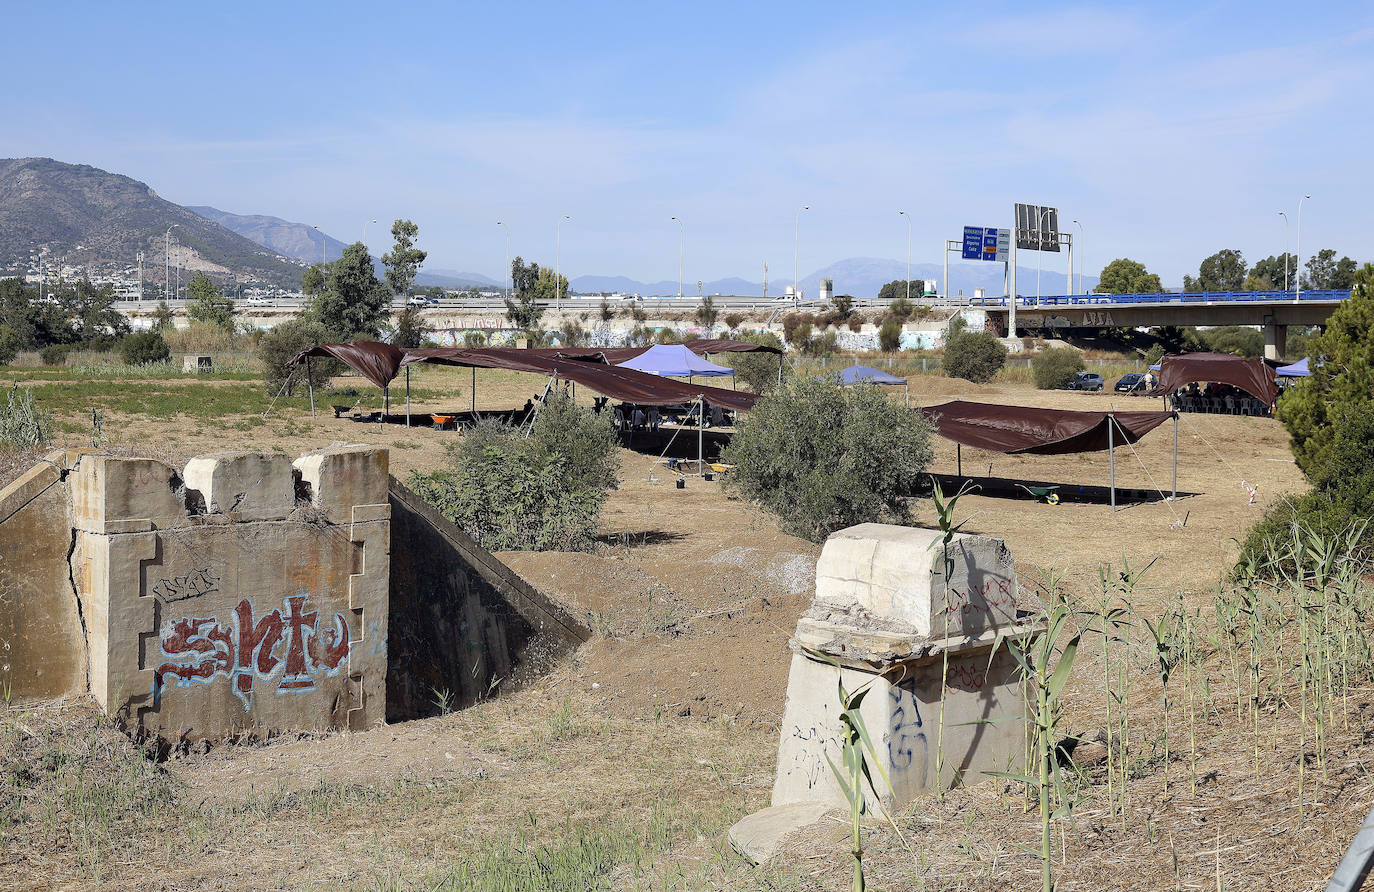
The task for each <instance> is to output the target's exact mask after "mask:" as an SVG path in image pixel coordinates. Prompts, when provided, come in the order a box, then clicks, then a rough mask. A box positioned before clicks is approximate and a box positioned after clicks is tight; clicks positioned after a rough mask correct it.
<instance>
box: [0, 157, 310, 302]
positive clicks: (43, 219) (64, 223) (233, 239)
mask: <svg viewBox="0 0 1374 892" xmlns="http://www.w3.org/2000/svg"><path fill="white" fill-rule="evenodd" d="M173 224H176V228H175V229H173V230H172V237H173V247H174V249H175V246H176V244H177V243H178V242H179V243H180V244H181V245H183V246H184V249H183V251H184V252H185V253H186V254H187V255H188V256H186V257H185V258H183V259H184V263H183V265H184V266H185V267H186V268H188V269H204V270H206V271H207V272H209V273H211V274H214V275H216V276H217V277H220V278H228V277H229V276H230V275H231V274H234V275H237V276H240V277H243V278H245V279H251V280H257V281H260V282H264V283H268V284H272V285H277V286H281V287H299V285H300V279H301V269H300V266H299V265H297V264H294V263H292V262H291V261H290V260H288V259H287V258H285V257H283V256H281V255H280V254H277V253H276V252H274V251H271V250H268V249H266V248H264V247H263V246H261V245H258V244H255V243H254V242H252V241H250V240H249V239H246V238H244V237H243V236H241V235H238V234H237V233H234V232H231V231H230V230H228V229H226V228H224V227H223V226H220V225H219V224H217V223H214V222H212V221H210V220H207V219H205V218H204V217H202V216H200V215H198V214H195V213H193V212H192V211H190V210H187V209H186V208H184V207H182V206H180V205H177V204H173V203H172V202H170V201H167V200H166V199H164V198H161V197H160V196H158V194H157V193H156V192H154V191H153V190H152V189H151V188H149V186H148V185H147V184H146V183H141V182H139V181H138V180H135V179H132V178H130V177H126V176H121V175H119V174H113V173H109V172H107V171H104V170H100V169H98V168H95V167H91V166H89V165H85V164H64V163H62V162H60V161H54V160H52V159H51V158H7V159H0V268H3V267H19V268H22V267H25V266H27V264H28V261H29V258H30V256H31V255H33V254H37V253H39V252H40V251H46V252H47V254H48V256H49V257H50V258H55V257H66V258H67V259H68V261H69V262H79V263H83V264H85V265H86V266H87V267H88V268H99V267H101V266H102V265H103V266H110V267H118V268H127V267H130V266H132V265H133V264H134V263H135V262H136V257H137V254H138V252H139V251H143V252H144V274H145V276H146V278H147V279H148V280H149V281H154V282H160V281H161V280H162V269H163V259H164V250H163V248H164V245H165V244H166V238H165V234H166V232H167V227H169V226H171V225H173ZM186 249H189V251H187V250H186ZM173 253H174V255H175V254H176V252H175V250H174V252H173Z"/></svg>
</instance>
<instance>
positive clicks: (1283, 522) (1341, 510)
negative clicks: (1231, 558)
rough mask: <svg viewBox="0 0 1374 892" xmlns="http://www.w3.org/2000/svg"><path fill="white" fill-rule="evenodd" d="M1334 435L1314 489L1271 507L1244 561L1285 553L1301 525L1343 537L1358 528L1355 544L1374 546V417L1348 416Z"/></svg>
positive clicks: (1244, 552)
mask: <svg viewBox="0 0 1374 892" xmlns="http://www.w3.org/2000/svg"><path fill="white" fill-rule="evenodd" d="M1331 433H1332V436H1331V440H1330V442H1329V444H1328V445H1327V446H1326V447H1325V449H1324V450H1323V452H1322V454H1321V458H1322V461H1321V462H1320V464H1318V465H1317V466H1316V467H1315V468H1314V469H1313V470H1312V471H1311V472H1309V474H1308V476H1309V478H1310V479H1311V481H1312V490H1311V491H1310V492H1307V493H1304V494H1303V495H1301V496H1299V497H1297V498H1296V499H1289V498H1284V499H1282V500H1280V501H1279V502H1277V503H1275V504H1274V505H1271V506H1270V507H1269V510H1268V511H1266V512H1265V515H1264V517H1263V518H1262V519H1261V520H1260V522H1259V523H1257V524H1255V526H1254V527H1252V528H1251V530H1250V533H1249V535H1248V536H1247V537H1246V540H1245V544H1244V546H1243V547H1242V549H1241V558H1240V561H1241V563H1242V564H1244V563H1245V562H1247V561H1250V560H1255V561H1259V562H1260V563H1263V562H1264V561H1265V560H1266V558H1267V556H1269V555H1272V554H1274V553H1276V552H1279V553H1281V552H1282V551H1283V550H1284V546H1285V545H1286V543H1288V542H1291V541H1292V540H1293V538H1294V536H1295V535H1296V533H1297V531H1298V530H1300V529H1301V530H1304V531H1308V532H1310V533H1314V534H1316V535H1318V536H1323V537H1330V536H1341V537H1342V538H1345V534H1346V533H1347V531H1351V530H1354V531H1355V532H1358V533H1360V536H1359V538H1358V539H1357V540H1356V541H1354V542H1352V543H1351V544H1352V545H1353V546H1354V547H1355V548H1357V549H1359V550H1361V551H1366V552H1367V551H1368V550H1369V548H1370V547H1371V546H1374V528H1372V527H1371V526H1370V524H1369V518H1370V517H1372V516H1374V417H1371V416H1370V415H1368V414H1362V415H1357V416H1353V417H1350V418H1347V419H1345V420H1344V421H1343V422H1342V423H1341V424H1339V425H1338V426H1337V427H1336V428H1335V429H1334V430H1333V431H1332V432H1331Z"/></svg>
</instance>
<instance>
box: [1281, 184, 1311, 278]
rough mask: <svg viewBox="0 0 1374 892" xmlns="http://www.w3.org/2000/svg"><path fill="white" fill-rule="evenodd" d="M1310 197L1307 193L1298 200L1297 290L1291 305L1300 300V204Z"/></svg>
mask: <svg viewBox="0 0 1374 892" xmlns="http://www.w3.org/2000/svg"><path fill="white" fill-rule="evenodd" d="M1311 197H1312V195H1311V193H1308V194H1307V195H1304V196H1303V197H1302V198H1300V199H1298V257H1297V260H1295V261H1294V262H1295V263H1296V264H1297V265H1298V268H1297V270H1296V272H1297V274H1298V290H1297V291H1296V292H1294V297H1293V303H1298V302H1299V301H1301V300H1302V203H1303V202H1304V201H1306V200H1307V199H1309V198H1311ZM1285 253H1286V252H1285Z"/></svg>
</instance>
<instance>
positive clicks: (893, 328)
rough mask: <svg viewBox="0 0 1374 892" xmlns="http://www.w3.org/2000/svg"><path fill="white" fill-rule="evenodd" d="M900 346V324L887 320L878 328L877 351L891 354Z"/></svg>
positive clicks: (894, 320)
mask: <svg viewBox="0 0 1374 892" xmlns="http://www.w3.org/2000/svg"><path fill="white" fill-rule="evenodd" d="M901 346H902V323H900V322H898V321H897V320H896V319H889V320H888V321H886V322H884V323H883V324H882V325H881V326H880V327H879V328H878V349H879V350H882V351H883V352H884V353H893V352H895V351H897V350H899V349H901Z"/></svg>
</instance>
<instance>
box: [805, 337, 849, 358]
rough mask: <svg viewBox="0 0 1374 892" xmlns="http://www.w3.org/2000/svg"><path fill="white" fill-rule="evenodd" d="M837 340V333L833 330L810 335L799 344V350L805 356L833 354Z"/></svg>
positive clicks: (836, 347)
mask: <svg viewBox="0 0 1374 892" xmlns="http://www.w3.org/2000/svg"><path fill="white" fill-rule="evenodd" d="M839 340H840V338H839V335H837V334H836V333H835V332H833V331H826V332H823V333H821V334H818V335H812V336H811V337H809V338H807V339H806V341H805V342H804V343H803V344H802V345H801V351H802V352H803V353H805V354H806V355H807V356H834V355H835V351H836V350H837V349H838V347H839Z"/></svg>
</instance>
